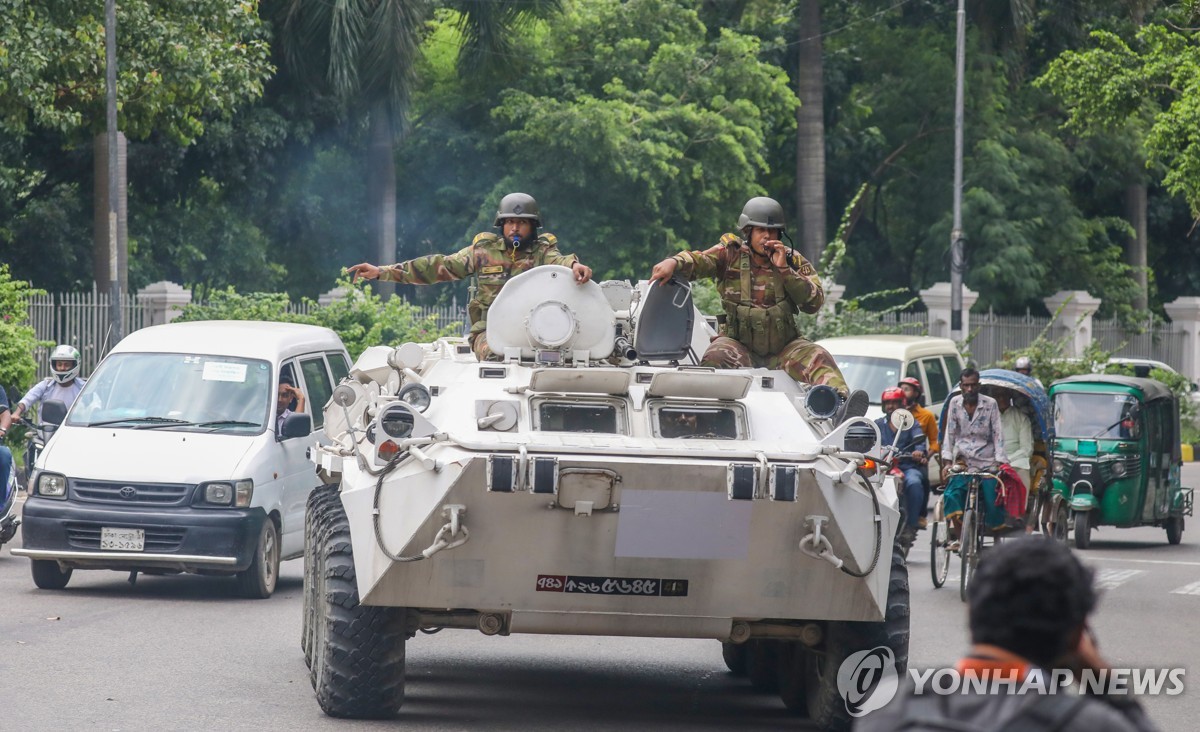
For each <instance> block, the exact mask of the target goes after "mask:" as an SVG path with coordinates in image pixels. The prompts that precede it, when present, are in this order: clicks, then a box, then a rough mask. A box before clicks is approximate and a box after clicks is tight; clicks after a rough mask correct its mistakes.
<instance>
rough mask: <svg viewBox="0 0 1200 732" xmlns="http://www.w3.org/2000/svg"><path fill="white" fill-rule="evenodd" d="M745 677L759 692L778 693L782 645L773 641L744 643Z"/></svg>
mask: <svg viewBox="0 0 1200 732" xmlns="http://www.w3.org/2000/svg"><path fill="white" fill-rule="evenodd" d="M745 645H746V675H747V676H749V677H750V685H751V686H753V687H754V688H755V689H758V690H759V691H769V692H776V691H779V652H780V650H781V646H782V645H783V643H782V642H781V641H775V640H752V641H746V644H745Z"/></svg>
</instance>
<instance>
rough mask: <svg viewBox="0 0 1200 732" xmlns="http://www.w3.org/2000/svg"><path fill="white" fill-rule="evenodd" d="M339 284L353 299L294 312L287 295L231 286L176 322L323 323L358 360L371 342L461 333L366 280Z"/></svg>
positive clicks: (306, 305)
mask: <svg viewBox="0 0 1200 732" xmlns="http://www.w3.org/2000/svg"><path fill="white" fill-rule="evenodd" d="M338 285H339V286H340V287H342V288H344V289H345V290H346V291H347V293H348V295H347V297H345V298H344V299H342V300H338V301H336V302H333V303H331V304H330V305H324V306H322V305H318V304H317V303H315V302H313V301H312V300H309V299H305V300H304V301H303V304H302V307H301V308H300V310H301V311H303V312H292V310H291V304H290V303H289V301H288V297H287V295H285V294H283V293H275V292H252V293H249V294H246V295H243V294H239V293H237V292H235V291H234V289H233V288H232V287H230V288H227V289H225V290H218V291H214V292H213V293H212V295H211V297H210V299H209V300H208V301H207V302H205V303H193V304H190V305H187V306H186V307H184V309H183V313H182V314H181V315H180V316H179V317H178V318H176V322H181V321H191V320H268V321H275V322H280V323H308V324H310V325H321V326H324V327H326V328H329V329H330V330H332V331H334V332H335V333H337V334H338V336H339V337H340V338H341V339H342V342H343V343H345V344H346V351H348V352H349V353H350V356H351V357H352V358H358V356H359V354H361V353H362V352H363V351H364V350H365V349H366V348H367V347H368V346H378V345H388V346H391V345H399V344H401V343H403V342H405V341H417V342H427V341H432V340H435V339H437V338H441V337H443V336H450V335H458V334H459V332H460V329H459V327H458V326H456V325H451V326H447V327H445V328H440V329H439V328H438V327H437V322H436V320H435V319H434V318H432V317H428V318H421V317H419V308H417V307H416V306H415V305H411V304H409V303H408V302H406V301H405V300H402V299H401V298H398V297H393V298H389V299H388V300H387V301H386V302H384V300H383V299H382V298H381V297H380V296H379V295H377V294H376V293H374V292H372V291H371V290H370V289H369V288H368V287H367V286H366V283H365V282H361V281H360V282H358V283H357V284H351V283H350V281H349V279H342V280H340V281H339V282H338Z"/></svg>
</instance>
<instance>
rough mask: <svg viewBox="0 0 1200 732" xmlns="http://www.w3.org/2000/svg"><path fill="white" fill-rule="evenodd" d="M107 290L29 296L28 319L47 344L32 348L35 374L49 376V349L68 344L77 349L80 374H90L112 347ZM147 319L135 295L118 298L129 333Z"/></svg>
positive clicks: (147, 310)
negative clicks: (35, 362)
mask: <svg viewBox="0 0 1200 732" xmlns="http://www.w3.org/2000/svg"><path fill="white" fill-rule="evenodd" d="M110 302H112V300H111V299H110V295H109V293H107V292H97V291H96V290H95V289H93V290H92V291H91V292H67V293H54V294H46V295H35V296H32V297H30V298H29V320H30V324H31V325H32V326H33V332H34V334H35V335H36V336H37V338H38V340H40V341H46V342H48V343H49V344H50V345H48V346H39V347H37V348H36V349H34V353H33V355H34V359H35V360H36V361H37V376H38V378H39V379H43V378H45V377H47V376H49V375H50V350H51V349H52V348H54V346H55V345H59V344H63V343H66V344H69V345H72V346H75V347H76V348H78V349H79V355H80V364H79V365H80V373H82V374H90V373H91V372H92V369H93V368H95V366H96V364H97V363H99V362H100V359H102V358H104V354H106V353H108V349H109V348H110V347H111V340H112V338H111V335H112V334H111V332H110V331H111V316H110V312H109V303H110ZM149 322H150V310H149V308H148V307H146V306H145V305H143V304H141V303H139V302H138V299H137V296H136V295H134V294H128V295H124V296H122V297H121V327H122V328H123V329H124V332H126V333H131V332H133V331H135V330H138V329H139V328H143V327H145V326H146V325H148V324H149Z"/></svg>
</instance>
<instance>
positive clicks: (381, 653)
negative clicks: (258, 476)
mask: <svg viewBox="0 0 1200 732" xmlns="http://www.w3.org/2000/svg"><path fill="white" fill-rule="evenodd" d="M313 530H314V535H315V536H317V537H319V540H318V542H317V544H316V545H315V547H314V551H313V553H314V556H315V557H316V559H317V561H316V562H315V563H314V564H315V566H314V570H315V574H316V587H315V588H314V589H315V603H314V604H315V608H314V610H315V612H314V613H313V616H312V618H311V622H312V630H313V639H312V654H313V659H312V669H311V670H312V679H313V690H314V691H316V693H317V702H318V703H319V704H320V705H321V709H322V710H324V712H325V713H326V714H328V715H329V716H331V717H345V718H350V719H389V718H392V717H395V716H396V715H397V713H399V711H400V705H401V704H403V703H404V642H405V637H406V635H407V612H406V611H405V610H404V609H402V608H392V607H367V606H365V605H361V604H359V601H358V584H357V582H356V576H355V573H354V555H353V550H352V549H351V545H350V525H349V523H348V522H347V521H346V511H345V509H344V508H342V504H341V501H340V500H330V501H329V502H328V505H325V506H324V510H323V511H322V512H321V513H320V514H318V515H316V516H315V517H314V529H313Z"/></svg>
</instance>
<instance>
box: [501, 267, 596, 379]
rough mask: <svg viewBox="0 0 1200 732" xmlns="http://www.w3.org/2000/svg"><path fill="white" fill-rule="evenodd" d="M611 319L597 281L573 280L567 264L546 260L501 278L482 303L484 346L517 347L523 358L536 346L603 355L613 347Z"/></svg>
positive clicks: (531, 354) (532, 354) (534, 353)
mask: <svg viewBox="0 0 1200 732" xmlns="http://www.w3.org/2000/svg"><path fill="white" fill-rule="evenodd" d="M616 323H617V321H616V316H615V314H614V313H613V309H612V306H611V305H609V302H608V299H607V298H606V297H605V296H604V293H603V292H602V291H601V289H600V286H599V285H597V284H596V283H595V282H590V281H589V282H586V283H584V284H582V285H581V284H578V283H577V282H575V275H574V273H573V272H571V270H570V269H569V268H567V267H562V266H560V265H556V264H548V265H543V266H540V267H534V268H533V269H531V270H528V271H526V272H522V273H521V274H519V275H517V276H516V277H513V278H512V279H511V280H509V281H508V282H506V283H505V284H504V288H503V289H502V290H500V294H499V295H497V296H496V300H495V301H494V302H493V303H492V306H491V307H490V308H488V314H487V342H488V348H490V349H491V350H492V352H493V353H503V354H507V353H508V352H509V351H508V349H512V348H519V349H520V352H521V358H528V359H532V358H535V357H536V356H537V351H538V350H542V349H550V350H556V351H557V350H561V351H586V352H587V354H588V357H589V358H592V359H601V358H607V357H608V356H609V355H611V354H612V352H613V341H614V339H615V338H616V335H617V324H616Z"/></svg>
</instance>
